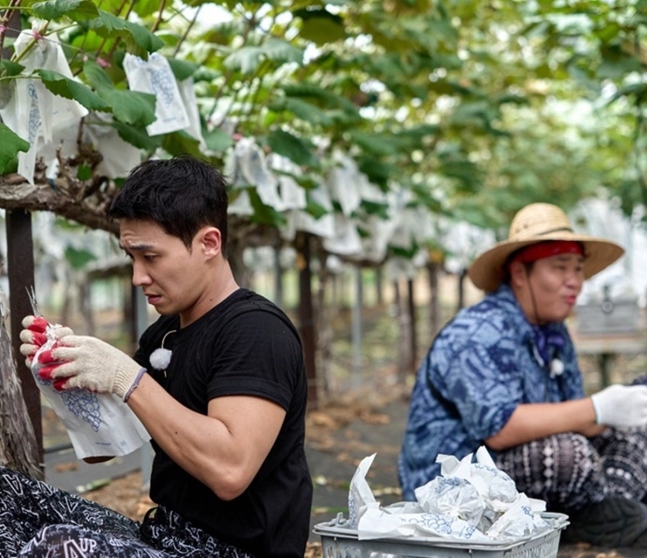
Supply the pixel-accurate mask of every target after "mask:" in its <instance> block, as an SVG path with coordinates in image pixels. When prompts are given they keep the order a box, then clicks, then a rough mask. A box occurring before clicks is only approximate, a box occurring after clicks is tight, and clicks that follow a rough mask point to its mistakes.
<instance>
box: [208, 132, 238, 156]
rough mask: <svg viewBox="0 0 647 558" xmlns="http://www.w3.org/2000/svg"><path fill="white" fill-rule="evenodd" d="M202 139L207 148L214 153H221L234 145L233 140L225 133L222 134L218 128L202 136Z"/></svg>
mask: <svg viewBox="0 0 647 558" xmlns="http://www.w3.org/2000/svg"><path fill="white" fill-rule="evenodd" d="M203 137H204V141H205V143H206V144H207V147H208V148H209V149H210V150H211V151H213V152H215V153H222V152H223V151H225V150H226V149H227V148H229V147H231V146H232V145H234V139H233V138H232V137H231V136H230V135H229V134H228V133H227V132H223V131H222V130H220V129H219V128H215V129H213V130H211V132H207V133H206V134H203Z"/></svg>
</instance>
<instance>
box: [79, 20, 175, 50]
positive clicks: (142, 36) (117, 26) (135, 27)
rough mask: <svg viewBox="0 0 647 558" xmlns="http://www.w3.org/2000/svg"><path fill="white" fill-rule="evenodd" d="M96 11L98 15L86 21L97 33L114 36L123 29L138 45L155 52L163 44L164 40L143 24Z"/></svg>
mask: <svg viewBox="0 0 647 558" xmlns="http://www.w3.org/2000/svg"><path fill="white" fill-rule="evenodd" d="M98 12H99V16H98V17H96V18H94V19H92V20H90V21H88V26H89V27H90V29H94V30H95V31H96V32H97V33H98V34H99V35H101V36H107V37H112V38H114V37H117V36H118V35H119V34H120V33H121V32H124V31H125V32H126V33H128V35H129V36H130V37H132V39H133V40H134V41H135V44H136V45H137V46H138V47H140V48H143V49H144V50H145V51H147V52H155V51H156V50H159V49H160V48H162V47H163V46H164V41H162V39H160V38H159V37H156V36H155V35H154V34H153V33H151V32H150V31H149V30H148V29H147V28H146V27H144V26H143V25H139V24H138V23H133V22H132V21H127V20H125V19H122V18H120V17H117V16H114V15H112V14H110V13H108V12H105V11H103V10H98Z"/></svg>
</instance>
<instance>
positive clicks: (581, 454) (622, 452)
mask: <svg viewBox="0 0 647 558" xmlns="http://www.w3.org/2000/svg"><path fill="white" fill-rule="evenodd" d="M495 462H496V465H497V467H499V468H500V469H501V470H503V471H505V472H506V473H508V475H510V476H511V477H512V478H513V479H514V481H515V483H516V485H517V490H519V492H525V493H526V495H527V496H530V497H531V498H539V499H541V500H545V501H546V504H547V508H548V510H552V511H566V512H568V511H574V510H578V509H580V508H582V507H583V506H585V505H587V504H591V503H594V502H599V501H601V500H603V499H604V498H605V497H606V496H623V497H625V498H628V499H630V500H637V501H641V500H643V499H644V498H645V494H646V493H647V430H644V429H641V430H632V431H622V430H616V429H613V428H607V430H605V431H604V432H603V433H602V434H600V435H599V436H595V437H594V438H585V437H584V436H582V435H580V434H574V433H572V432H568V433H565V434H556V435H554V436H549V437H547V438H542V439H540V440H534V441H532V442H530V443H527V444H523V445H520V446H516V447H514V448H511V449H509V450H506V451H502V452H498V453H497V455H496V457H495Z"/></svg>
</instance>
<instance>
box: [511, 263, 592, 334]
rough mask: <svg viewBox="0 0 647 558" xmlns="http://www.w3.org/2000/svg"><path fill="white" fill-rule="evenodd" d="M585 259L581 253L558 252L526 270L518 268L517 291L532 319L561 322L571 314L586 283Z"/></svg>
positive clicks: (528, 315)
mask: <svg viewBox="0 0 647 558" xmlns="http://www.w3.org/2000/svg"><path fill="white" fill-rule="evenodd" d="M583 263H584V257H583V256H581V255H579V254H559V255H557V256H551V257H549V258H542V259H540V260H537V261H536V262H534V264H533V265H532V268H531V269H530V271H529V272H527V273H526V270H525V269H523V270H519V268H518V269H517V272H516V273H515V277H514V282H515V287H516V288H515V293H516V295H517V298H518V299H519V303H520V304H521V307H522V308H523V310H524V312H525V313H526V316H527V317H528V319H529V320H530V321H531V322H533V323H545V322H561V321H563V320H565V319H566V318H567V317H568V315H569V314H570V313H571V311H572V310H573V307H574V306H575V302H576V301H577V296H578V295H579V294H580V291H581V290H582V285H583V283H584V269H583ZM518 265H520V266H522V264H518ZM533 297H534V303H533Z"/></svg>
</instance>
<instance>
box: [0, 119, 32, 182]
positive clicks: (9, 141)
mask: <svg viewBox="0 0 647 558" xmlns="http://www.w3.org/2000/svg"><path fill="white" fill-rule="evenodd" d="M29 147H30V145H29V142H28V141H25V140H24V139H22V138H21V137H20V136H18V135H17V134H15V133H14V132H12V131H11V130H10V129H9V128H7V126H5V125H4V124H3V123H2V122H0V176H1V175H3V174H6V173H7V172H10V171H11V170H13V169H14V168H15V165H16V156H17V155H18V152H19V151H24V152H27V151H29Z"/></svg>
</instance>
